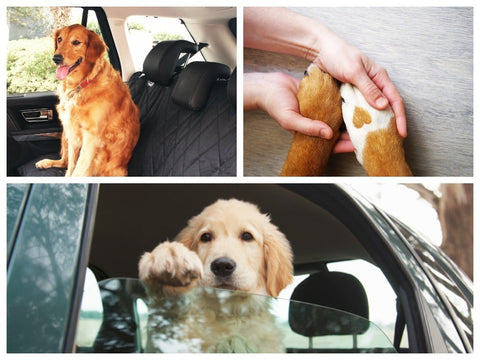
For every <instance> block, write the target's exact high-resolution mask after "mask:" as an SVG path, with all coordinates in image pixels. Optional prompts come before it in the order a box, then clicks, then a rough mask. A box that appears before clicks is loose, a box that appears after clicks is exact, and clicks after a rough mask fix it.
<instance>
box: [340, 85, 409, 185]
mask: <svg viewBox="0 0 480 360" xmlns="http://www.w3.org/2000/svg"><path fill="white" fill-rule="evenodd" d="M340 93H341V95H342V99H343V103H342V112H343V120H344V122H345V125H346V126H347V131H348V134H349V135H350V139H351V140H352V143H353V146H354V148H355V154H356V156H357V159H358V161H359V162H360V164H362V166H363V168H364V169H365V171H366V172H367V174H368V175H369V176H411V175H412V172H411V171H410V168H409V166H408V164H407V162H406V161H405V153H404V150H403V139H402V138H401V137H400V135H399V134H398V131H397V126H396V121H395V115H394V113H393V111H392V109H391V108H390V106H388V107H387V108H386V109H384V110H377V109H374V108H373V107H371V106H370V105H369V104H368V103H367V101H366V100H365V98H364V97H363V95H362V94H361V93H360V90H358V89H357V88H356V87H354V86H352V85H350V84H343V85H342V86H341V88H340Z"/></svg>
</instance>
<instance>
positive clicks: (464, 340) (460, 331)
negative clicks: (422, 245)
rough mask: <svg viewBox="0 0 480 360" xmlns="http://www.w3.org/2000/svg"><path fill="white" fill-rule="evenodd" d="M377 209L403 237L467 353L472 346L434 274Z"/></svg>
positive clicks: (386, 216)
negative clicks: (448, 316)
mask: <svg viewBox="0 0 480 360" xmlns="http://www.w3.org/2000/svg"><path fill="white" fill-rule="evenodd" d="M377 211H379V212H380V213H381V214H382V215H383V217H384V218H385V219H386V221H387V222H388V223H389V224H390V226H391V227H392V228H393V229H394V230H395V232H396V233H397V235H398V236H399V237H400V238H402V239H403V242H404V243H405V246H406V247H407V248H408V250H409V251H410V253H411V254H412V256H413V257H414V258H415V260H416V261H417V263H418V264H419V266H420V267H421V268H422V270H423V272H424V273H425V275H426V276H427V278H428V280H429V281H430V283H431V284H432V286H433V288H434V289H435V292H436V293H437V295H438V297H439V298H440V300H441V301H442V303H443V306H445V309H446V311H447V312H448V313H449V315H450V317H451V319H452V321H453V324H454V325H455V328H456V329H457V333H458V335H459V336H460V339H461V340H462V343H463V346H464V347H465V350H466V351H467V352H469V353H471V352H472V351H473V349H472V346H471V344H470V342H469V340H468V338H467V336H466V335H465V332H464V331H463V329H462V325H461V323H460V321H459V320H458V317H457V315H456V313H455V311H454V310H453V308H452V305H451V304H450V301H449V300H448V299H447V298H446V296H445V294H444V293H443V292H442V291H441V290H440V289H439V288H438V285H437V281H436V280H435V278H434V276H433V275H432V274H431V272H430V270H429V269H428V268H427V267H426V266H424V264H423V261H422V259H421V258H420V256H419V255H418V254H417V252H416V251H415V249H413V248H412V247H411V246H410V244H409V243H408V241H407V239H405V236H404V235H403V234H402V232H401V231H399V230H398V227H397V225H396V224H395V223H394V222H393V221H392V219H390V217H389V216H388V215H386V214H385V213H384V212H383V211H382V210H380V209H378V208H377Z"/></svg>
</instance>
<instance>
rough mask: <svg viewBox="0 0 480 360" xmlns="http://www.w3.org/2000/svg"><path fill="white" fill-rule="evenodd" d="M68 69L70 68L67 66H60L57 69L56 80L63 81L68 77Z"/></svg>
mask: <svg viewBox="0 0 480 360" xmlns="http://www.w3.org/2000/svg"><path fill="white" fill-rule="evenodd" d="M69 69H70V66H67V65H61V66H58V67H57V79H58V80H63V79H65V78H66V77H67V75H68V70H69Z"/></svg>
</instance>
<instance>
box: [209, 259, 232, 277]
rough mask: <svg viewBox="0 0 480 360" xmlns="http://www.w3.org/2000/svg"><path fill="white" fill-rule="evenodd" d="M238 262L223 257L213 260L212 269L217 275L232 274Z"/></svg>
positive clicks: (225, 275)
mask: <svg viewBox="0 0 480 360" xmlns="http://www.w3.org/2000/svg"><path fill="white" fill-rule="evenodd" d="M236 267H237V264H235V261H233V260H232V259H230V258H227V257H222V258H218V259H216V260H215V261H213V262H212V264H211V265H210V269H211V270H212V272H213V273H214V274H215V275H216V276H220V277H227V276H230V275H232V273H233V272H234V271H235V268H236Z"/></svg>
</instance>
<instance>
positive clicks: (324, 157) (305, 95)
mask: <svg viewBox="0 0 480 360" xmlns="http://www.w3.org/2000/svg"><path fill="white" fill-rule="evenodd" d="M305 75H306V76H304V77H303V79H302V81H301V82H300V87H299V89H298V93H297V98H298V105H299V109H300V113H301V114H302V115H303V116H305V117H307V118H310V119H313V120H321V121H323V122H324V123H326V124H327V125H329V126H330V127H331V128H332V130H333V137H332V138H331V139H330V140H326V139H322V138H319V137H316V136H308V135H304V134H302V133H299V132H297V133H295V135H294V136H293V141H292V144H291V146H290V150H289V151H288V155H287V158H286V160H285V163H284V165H283V169H282V172H281V174H280V175H281V176H318V175H322V174H323V173H324V172H325V169H326V167H327V163H328V159H329V158H330V154H331V152H332V149H333V146H334V145H335V142H336V141H337V139H338V136H339V134H340V132H339V129H340V126H341V125H342V121H343V120H342V98H341V96H340V90H339V84H338V82H337V81H336V80H335V79H334V78H332V77H331V76H330V75H328V74H327V73H324V72H323V71H322V70H320V69H319V68H318V67H317V66H315V65H312V66H310V67H309V68H308V70H307V72H306V74H305Z"/></svg>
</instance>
